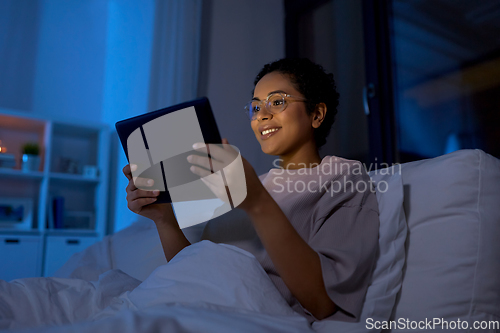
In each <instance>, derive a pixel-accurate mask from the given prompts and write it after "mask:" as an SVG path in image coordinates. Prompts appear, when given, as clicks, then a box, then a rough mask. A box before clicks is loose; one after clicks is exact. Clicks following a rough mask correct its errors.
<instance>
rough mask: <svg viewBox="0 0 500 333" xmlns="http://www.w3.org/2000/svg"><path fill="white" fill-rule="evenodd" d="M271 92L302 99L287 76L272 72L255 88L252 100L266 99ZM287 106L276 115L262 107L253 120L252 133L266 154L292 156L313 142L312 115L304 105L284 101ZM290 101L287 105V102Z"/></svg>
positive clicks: (293, 100)
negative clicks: (268, 131)
mask: <svg viewBox="0 0 500 333" xmlns="http://www.w3.org/2000/svg"><path fill="white" fill-rule="evenodd" d="M272 92H283V93H285V94H289V95H292V96H296V97H304V96H303V95H302V94H301V93H299V91H298V90H297V89H295V87H294V86H293V84H292V82H291V81H290V79H289V78H288V76H286V75H284V74H281V73H278V72H271V73H269V74H266V75H265V76H264V77H263V78H262V79H261V80H260V81H259V82H258V83H257V85H256V86H255V90H254V95H253V96H254V99H257V100H261V101H262V100H265V99H266V98H267V96H269V95H270V94H271V93H272ZM286 101H287V107H286V109H285V110H284V111H282V112H280V113H278V114H271V113H269V111H268V110H267V109H266V108H265V107H264V105H262V107H261V110H260V111H259V112H258V113H257V119H255V120H252V121H251V124H252V130H253V132H254V134H255V137H256V138H257V141H259V143H260V146H261V148H262V151H263V152H264V153H266V154H268V155H275V156H276V155H279V156H283V155H288V154H290V153H295V152H297V151H298V150H300V149H301V148H303V147H304V146H306V145H307V146H309V147H310V144H311V141H314V136H313V130H314V128H313V127H312V126H311V124H312V117H313V116H312V115H308V114H307V112H306V104H305V103H304V102H302V101H296V100H295V99H293V98H287V99H286ZM288 102H289V103H288ZM269 128H278V131H276V132H273V133H271V134H267V135H262V133H261V132H262V131H263V130H265V129H269Z"/></svg>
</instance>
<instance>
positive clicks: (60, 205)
mask: <svg viewBox="0 0 500 333" xmlns="http://www.w3.org/2000/svg"><path fill="white" fill-rule="evenodd" d="M48 215H49V216H48V221H47V227H48V228H49V229H62V228H63V227H64V197H61V196H51V197H50V199H49V210H48Z"/></svg>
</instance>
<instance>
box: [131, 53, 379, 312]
mask: <svg viewBox="0 0 500 333" xmlns="http://www.w3.org/2000/svg"><path fill="white" fill-rule="evenodd" d="M254 84H255V89H254V92H253V99H252V101H251V102H250V103H249V104H248V106H247V108H246V109H247V111H248V114H249V116H250V121H251V127H252V129H253V131H254V134H255V136H256V138H257V141H258V142H259V143H260V145H261V148H262V151H263V152H264V153H266V154H269V155H274V156H279V162H280V164H279V168H273V169H271V170H270V172H269V173H267V174H265V175H262V176H261V177H260V178H259V177H258V176H257V174H256V173H255V171H254V169H253V168H252V166H251V165H250V164H249V163H248V162H247V161H246V160H245V159H244V158H243V159H242V160H243V166H244V170H245V178H246V186H247V196H246V198H245V200H244V201H243V202H242V203H241V204H240V205H239V206H238V208H239V209H241V210H243V211H244V212H245V213H246V215H247V216H248V218H249V219H250V220H251V223H252V225H253V227H254V229H255V232H256V234H257V235H258V238H259V240H260V242H261V244H262V247H261V249H259V248H258V247H252V246H249V247H246V248H245V249H247V250H249V251H250V252H251V253H253V254H254V255H255V256H256V258H257V259H258V260H259V262H260V263H261V265H262V266H263V268H264V269H265V271H266V272H267V273H268V275H269V276H270V278H271V280H272V281H273V282H274V284H275V285H276V287H277V288H278V290H279V291H280V292H281V293H282V295H283V296H284V297H285V299H286V300H287V301H288V303H289V304H290V306H291V307H292V308H293V309H294V310H295V311H297V312H298V313H299V314H301V315H303V316H305V317H306V318H307V319H308V320H309V322H313V321H315V320H322V319H333V320H344V321H357V320H359V315H360V313H361V309H362V305H363V300H364V296H365V294H366V290H367V287H368V283H369V281H370V277H371V271H372V268H373V264H374V263H375V255H376V249H377V241H378V227H379V220H378V206H377V201H376V198H375V194H374V192H373V191H372V190H371V187H370V179H369V177H368V176H367V174H366V172H365V171H364V169H363V168H362V167H361V164H360V163H359V162H356V161H349V160H345V159H341V158H338V157H334V156H326V157H324V158H323V159H321V158H320V156H319V152H318V149H319V148H320V147H321V146H322V145H324V144H325V142H326V136H327V135H328V133H329V131H330V128H331V126H332V124H333V122H334V118H335V114H336V112H337V110H336V108H337V105H338V93H337V91H336V88H335V82H334V80H333V75H331V74H326V73H325V71H324V70H323V68H322V67H321V66H319V65H316V64H314V63H312V62H311V61H309V60H307V59H282V60H279V61H276V62H273V63H271V64H268V65H265V66H264V68H263V69H262V70H261V71H260V73H259V74H258V75H257V77H256V79H255V82H254ZM223 143H225V144H228V141H227V139H223ZM210 154H211V157H212V158H213V160H214V161H217V159H218V157H217V156H222V155H223V154H224V151H223V149H222V150H220V151H219V150H216V149H214V150H212V149H211V150H210ZM219 154H220V155H219ZM188 160H189V162H190V163H192V164H193V166H192V167H191V170H192V171H193V172H194V173H195V174H198V175H199V176H202V177H203V176H206V175H208V174H209V171H206V170H205V169H204V168H203V167H205V168H208V169H210V161H209V159H208V158H203V157H199V156H191V157H190V158H188ZM123 171H124V173H125V175H126V176H127V178H128V179H129V184H128V186H127V201H128V207H129V209H131V210H132V211H133V212H135V213H137V214H140V215H143V216H145V217H148V218H150V219H152V220H153V221H154V222H155V223H156V226H157V228H158V232H159V235H160V239H161V242H162V246H163V249H164V252H165V256H166V259H167V261H169V260H170V259H171V258H172V257H174V256H175V255H176V254H177V253H178V252H179V251H180V250H182V249H183V248H184V247H186V246H189V245H190V243H189V241H188V240H187V239H186V238H185V237H184V235H183V233H182V231H181V229H180V228H179V225H178V224H177V221H176V219H175V216H174V214H173V211H172V207H171V205H169V204H157V205H149V204H151V203H153V202H154V201H155V200H156V196H157V195H158V193H159V192H157V191H146V190H140V189H137V187H136V185H137V186H140V185H142V186H147V182H146V180H145V179H136V180H135V184H134V181H133V180H132V176H131V171H130V167H129V166H128V165H127V166H125V168H124V170H123ZM360 184H361V185H360ZM209 223H210V222H209ZM252 249H254V251H252Z"/></svg>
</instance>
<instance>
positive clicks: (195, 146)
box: [193, 142, 204, 149]
mask: <svg viewBox="0 0 500 333" xmlns="http://www.w3.org/2000/svg"><path fill="white" fill-rule="evenodd" d="M203 146H204V144H203V143H201V142H196V143H195V144H194V145H193V149H198V148H201V147H203Z"/></svg>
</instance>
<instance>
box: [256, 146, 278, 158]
mask: <svg viewBox="0 0 500 333" xmlns="http://www.w3.org/2000/svg"><path fill="white" fill-rule="evenodd" d="M260 148H261V149H262V152H263V153H264V154H267V155H271V156H278V155H279V154H280V153H279V150H278V148H277V147H272V146H270V145H266V144H265V143H264V144H262V143H261V144H260Z"/></svg>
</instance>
